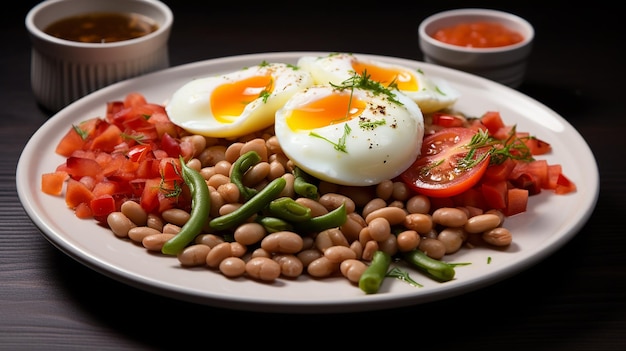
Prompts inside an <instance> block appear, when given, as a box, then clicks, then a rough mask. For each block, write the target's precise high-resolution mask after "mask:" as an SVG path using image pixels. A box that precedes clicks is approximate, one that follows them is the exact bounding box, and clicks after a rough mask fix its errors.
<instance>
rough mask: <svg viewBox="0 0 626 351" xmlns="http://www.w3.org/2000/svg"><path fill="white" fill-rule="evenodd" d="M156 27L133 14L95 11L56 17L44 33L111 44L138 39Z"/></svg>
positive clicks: (63, 37) (73, 39)
mask: <svg viewBox="0 0 626 351" xmlns="http://www.w3.org/2000/svg"><path fill="white" fill-rule="evenodd" d="M158 28H159V26H158V24H157V23H156V22H155V21H153V20H152V19H150V18H148V17H146V16H143V15H139V14H136V13H121V12H120V13H117V12H94V13H86V14H82V15H76V16H71V17H66V18H63V19H61V20H58V21H56V22H53V23H51V24H50V25H49V26H48V27H46V28H45V29H44V32H45V33H47V34H49V35H52V36H54V37H57V38H60V39H65V40H71V41H78V42H83V43H111V42H116V41H122V40H129V39H135V38H139V37H142V36H144V35H148V34H150V33H152V32H154V31H156V30H157V29H158Z"/></svg>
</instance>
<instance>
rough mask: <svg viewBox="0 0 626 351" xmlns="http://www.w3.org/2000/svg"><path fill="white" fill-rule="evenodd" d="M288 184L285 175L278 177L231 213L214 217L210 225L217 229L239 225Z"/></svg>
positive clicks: (265, 205) (264, 205)
mask: <svg viewBox="0 0 626 351" xmlns="http://www.w3.org/2000/svg"><path fill="white" fill-rule="evenodd" d="M286 185H287V181H286V180H285V178H283V177H279V178H276V179H274V180H272V181H271V182H270V183H269V184H267V185H266V186H265V187H264V188H263V189H262V190H260V191H259V192H258V193H257V194H256V195H254V197H252V198H251V199H250V200H248V201H246V202H244V203H243V205H241V206H240V207H239V208H238V209H236V210H234V211H233V212H231V213H228V214H225V215H223V216H219V217H216V218H213V219H212V220H211V221H210V222H209V226H210V227H211V228H213V229H215V230H223V229H228V228H232V227H234V226H236V225H239V224H241V223H243V222H245V221H246V220H248V218H250V217H252V215H254V214H256V213H258V212H260V211H261V210H263V209H264V208H265V207H267V206H268V205H269V203H270V202H271V201H272V200H274V199H275V198H276V197H277V196H278V195H279V194H280V192H281V191H283V189H284V188H285V186H286Z"/></svg>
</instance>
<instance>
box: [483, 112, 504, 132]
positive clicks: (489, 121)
mask: <svg viewBox="0 0 626 351" xmlns="http://www.w3.org/2000/svg"><path fill="white" fill-rule="evenodd" d="M480 121H481V123H482V124H483V125H484V126H485V127H486V128H487V130H488V131H489V135H494V134H496V132H497V131H498V130H500V129H501V128H504V127H505V125H504V121H503V120H502V116H501V115H500V112H498V111H488V112H486V113H485V114H483V115H482V116H481V117H480Z"/></svg>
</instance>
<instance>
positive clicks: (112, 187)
mask: <svg viewBox="0 0 626 351" xmlns="http://www.w3.org/2000/svg"><path fill="white" fill-rule="evenodd" d="M117 191H118V185H117V183H116V182H112V181H110V180H105V181H102V182H98V183H97V184H95V185H94V187H93V190H91V192H92V193H93V195H94V196H95V197H101V196H104V195H109V196H113V194H115V193H117Z"/></svg>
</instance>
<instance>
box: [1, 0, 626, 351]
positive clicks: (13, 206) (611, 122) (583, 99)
mask: <svg viewBox="0 0 626 351" xmlns="http://www.w3.org/2000/svg"><path fill="white" fill-rule="evenodd" d="M165 2H166V3H167V4H168V5H169V6H170V7H171V9H172V11H173V12H174V16H175V20H174V27H173V29H172V36H171V40H170V63H171V65H172V66H176V65H180V64H185V63H190V62H194V61H201V60H206V59H210V58H215V57H222V56H231V55H240V54H248V53H257V52H274V51H328V52H332V51H342V52H355V53H359V52H360V53H369V54H379V55H387V56H397V57H402V58H408V59H416V60H421V59H422V54H421V52H420V50H419V47H418V40H417V27H418V24H419V22H420V21H421V20H422V19H423V18H425V17H427V16H428V15H430V14H433V13H436V12H439V11H442V10H446V9H452V8H457V7H483V8H496V9H500V10H505V11H509V12H512V13H514V14H517V15H520V16H522V17H524V18H526V19H527V20H529V21H530V22H531V23H532V24H533V25H534V26H535V31H536V37H535V42H534V51H533V53H532V55H531V57H530V61H529V67H528V71H527V78H526V81H525V82H524V84H523V85H522V86H521V87H520V88H519V90H520V91H521V92H523V93H525V94H527V95H529V96H531V97H533V98H535V99H536V100H538V101H540V102H542V103H544V104H545V105H547V106H549V107H550V108H551V109H553V110H555V111H556V112H557V113H559V114H560V115H561V116H563V117H564V118H565V119H567V120H568V121H569V122H570V123H572V125H573V126H574V127H575V128H576V129H577V130H578V131H579V132H580V133H581V135H582V136H583V137H584V138H585V140H586V141H587V143H588V144H589V145H590V147H591V149H592V150H593V151H594V154H595V157H596V160H597V162H598V167H599V170H600V175H601V186H600V196H599V199H598V204H597V206H596V209H595V211H594V213H593V215H592V216H591V218H590V219H589V221H588V223H587V224H586V225H585V226H584V228H582V230H581V232H580V233H579V234H578V235H577V236H576V237H574V238H573V239H572V240H571V241H570V242H568V243H567V244H566V245H564V247H563V248H562V249H560V250H558V251H557V252H556V253H555V254H554V255H552V256H551V257H549V258H547V259H546V260H544V261H543V262H541V263H540V264H538V265H536V266H534V267H531V268H530V269H528V270H526V271H524V272H522V273H520V274H518V275H516V276H515V277H512V278H510V279H507V280H505V281H502V282H500V283H496V284H494V285H492V286H489V287H487V288H484V289H481V290H478V291H475V292H471V293H469V294H466V295H463V296H459V297H455V298H450V299H446V300H443V301H439V302H433V303H428V304H424V305H419V306H412V307H406V308H399V309H393V310H386V311H377V312H364V313H352V314H336V315H305V316H299V315H283V314H261V313H252V312H242V311H230V310H224V309H219V308H212V307H207V306H201V305H196V304H192V303H187V302H182V301H177V300H172V299H168V298H164V297H161V296H157V295H154V294H151V293H148V292H144V291H140V290H138V289H135V288H132V287H130V286H127V285H125V284H122V283H119V282H117V281H114V280H112V279H110V278H107V277H105V276H103V275H101V274H99V273H97V272H94V271H92V270H90V269H88V268H86V267H84V266H82V265H81V264H79V263H77V262H75V261H74V260H73V259H71V258H69V257H67V256H66V255H64V254H63V253H61V252H60V251H58V250H57V249H55V248H54V247H53V246H52V245H50V244H49V243H48V242H47V241H46V240H45V239H44V237H43V236H42V235H41V233H40V232H39V231H38V229H37V228H36V227H35V226H34V225H33V224H32V222H30V219H29V218H28V217H27V215H26V214H25V212H24V210H23V208H22V207H21V205H20V204H19V200H18V198H17V194H16V190H15V167H16V165H17V160H18V158H19V154H20V152H21V149H22V148H23V146H24V145H25V144H26V143H27V141H28V138H29V137H30V135H32V133H34V132H35V131H36V130H37V128H39V126H41V124H43V123H44V122H45V121H46V120H47V118H49V117H50V115H49V114H48V113H46V112H44V111H42V110H40V109H39V108H38V107H37V105H36V103H35V101H34V99H33V96H32V95H31V91H30V83H29V65H30V44H29V41H28V36H27V33H26V30H25V26H24V18H25V16H26V13H27V11H28V10H29V9H30V8H31V7H32V6H34V5H35V4H36V3H37V1H22V2H19V3H18V2H14V3H12V6H11V10H7V9H6V8H5V9H4V10H3V11H4V12H5V13H4V14H3V16H2V20H1V21H0V26H1V27H0V28H1V30H0V42H1V43H3V44H2V45H3V48H2V51H1V52H2V54H0V60H1V61H0V70H1V71H0V81H1V90H0V92H1V94H0V103H1V104H0V106H2V108H0V142H1V143H2V147H1V148H0V350H5V349H6V350H16V349H24V350H26V349H29V350H30V349H46V350H51V349H77V350H86V349H116V350H121V349H129V350H130V349H184V348H188V347H191V346H192V345H201V346H203V347H204V348H207V349H208V348H215V347H218V344H217V343H218V342H220V345H226V346H220V347H250V346H258V347H280V348H283V347H285V348H292V347H298V348H299V347H302V346H303V345H306V346H308V347H321V348H328V347H332V346H334V345H335V343H337V342H340V345H342V346H343V345H350V346H351V347H353V348H369V347H372V346H370V345H372V344H373V343H374V342H376V343H377V344H378V343H380V344H381V345H384V346H383V347H388V348H397V347H400V348H406V347H411V348H415V349H416V350H419V349H425V348H426V347H428V349H432V350H505V349H515V350H527V349H535V350H625V349H626V298H625V296H626V282H625V279H626V250H625V245H626V239H625V235H626V230H624V228H625V226H624V222H622V220H623V218H624V213H626V206H625V204H624V203H625V201H626V199H625V196H626V191H625V186H624V179H625V177H626V167H625V166H624V163H625V161H624V158H625V156H624V153H623V151H622V147H623V143H624V127H626V122H625V121H626V116H624V112H623V111H624V106H623V105H624V101H625V100H626V99H625V97H624V90H625V89H624V82H625V81H626V79H625V78H626V74H625V72H626V70H625V69H624V62H626V60H625V50H624V49H625V44H624V35H625V34H626V31H625V30H624V19H623V15H622V14H621V12H620V11H618V8H617V7H616V6H615V7H612V6H609V5H605V4H604V3H602V2H597V1H596V2H588V3H587V6H580V7H577V6H574V5H573V2H564V1H563V2H558V3H556V4H555V3H550V5H549V6H548V5H546V4H547V3H548V2H547V1H546V2H543V3H538V2H535V3H531V2H528V1H506V2H504V1H501V2H486V1H436V2H434V1H431V2H428V3H426V2H423V1H414V2H402V1H400V2H390V1H385V2H378V5H366V4H365V2H353V1H351V2H339V1H336V2H326V3H323V2H322V3H320V2H315V3H313V2H307V3H297V2H281V1H278V2H275V1H265V2H258V3H256V4H252V5H250V6H244V5H242V4H241V3H240V2H232V3H217V4H214V3H210V2H209V1H207V0H205V1H201V2H198V1H174V0H170V1H165ZM33 186H37V185H35V184H33ZM579 186H585V184H580V185H579ZM292 340H293V341H292ZM335 340H337V341H335ZM307 344H309V345H307Z"/></svg>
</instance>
